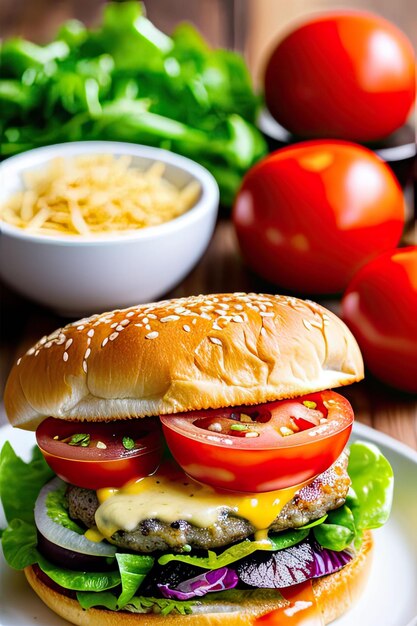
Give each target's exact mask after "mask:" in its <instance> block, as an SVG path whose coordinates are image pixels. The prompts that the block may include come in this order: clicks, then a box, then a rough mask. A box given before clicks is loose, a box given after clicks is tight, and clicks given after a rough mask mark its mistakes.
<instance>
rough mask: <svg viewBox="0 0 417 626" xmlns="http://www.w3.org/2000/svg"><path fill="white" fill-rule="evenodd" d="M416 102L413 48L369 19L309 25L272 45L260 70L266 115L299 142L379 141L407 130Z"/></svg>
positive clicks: (328, 19) (334, 17) (332, 16)
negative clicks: (329, 139)
mask: <svg viewBox="0 0 417 626" xmlns="http://www.w3.org/2000/svg"><path fill="white" fill-rule="evenodd" d="M414 98H415V57H414V52H413V47H412V45H411V43H410V42H409V40H408V39H407V37H406V36H405V35H404V33H402V32H401V31H400V30H399V29H398V28H397V27H396V26H394V25H393V24H391V23H390V22H388V21H387V20H385V19H383V18H382V17H380V16H378V15H373V14H372V13H363V12H357V11H340V12H335V13H329V14H324V15H321V16H318V17H316V18H314V19H311V20H310V21H308V22H307V23H305V24H303V25H301V26H300V27H299V28H297V29H296V30H294V31H293V32H291V33H290V34H289V35H287V36H286V37H285V38H284V39H283V40H282V41H281V42H280V43H278V45H277V46H276V48H275V50H274V51H273V53H272V55H271V57H270V59H269V61H268V63H267V66H266V71H265V99H266V103H267V106H268V108H269V110H270V112H271V113H272V115H273V116H274V117H275V119H276V120H277V121H278V122H279V123H280V124H282V125H283V126H285V128H287V129H288V130H289V131H291V132H292V133H294V134H296V135H300V136H302V137H338V138H341V139H351V140H353V141H365V142H366V141H375V140H378V139H381V138H383V137H386V136H387V135H389V134H390V133H392V132H394V131H395V130H396V129H397V128H399V127H400V126H402V125H403V124H404V123H405V121H406V120H407V117H408V116H409V114H410V111H411V107H412V104H413V102H414Z"/></svg>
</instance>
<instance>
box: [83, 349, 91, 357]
mask: <svg viewBox="0 0 417 626" xmlns="http://www.w3.org/2000/svg"><path fill="white" fill-rule="evenodd" d="M90 354H91V348H87V350H86V351H85V354H84V358H85V359H86V360H87V359H88V357H89V356H90Z"/></svg>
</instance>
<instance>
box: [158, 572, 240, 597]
mask: <svg viewBox="0 0 417 626" xmlns="http://www.w3.org/2000/svg"><path fill="white" fill-rule="evenodd" d="M238 581H239V578H238V575H237V574H236V572H235V571H234V570H232V569H230V568H228V567H221V568H220V569H216V570H211V571H209V572H204V573H203V574H200V575H199V576H195V578H190V579H189V580H184V581H183V582H181V583H180V584H179V585H178V586H177V587H176V588H175V589H171V588H170V586H169V585H161V584H158V588H159V590H160V592H161V593H162V595H163V596H164V598H173V599H175V600H190V599H191V598H194V597H196V596H205V595H206V593H211V592H213V591H225V590H226V589H233V588H234V587H236V585H237V583H238Z"/></svg>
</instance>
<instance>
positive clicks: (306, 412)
mask: <svg viewBox="0 0 417 626" xmlns="http://www.w3.org/2000/svg"><path fill="white" fill-rule="evenodd" d="M161 421H162V425H163V430H164V434H165V438H166V441H167V443H168V446H169V448H170V450H171V452H172V454H173V456H174V458H175V460H176V461H177V463H179V465H181V467H182V468H183V470H184V471H185V472H186V473H187V474H189V475H190V476H191V477H192V478H194V479H196V480H199V481H201V482H203V483H207V484H209V485H212V486H213V487H217V488H220V489H230V490H234V491H244V492H256V493H257V492H263V491H273V490H276V489H284V488H286V487H291V486H294V485H298V484H300V483H302V482H304V481H306V480H310V479H313V478H314V477H315V476H317V475H318V474H321V473H322V472H324V471H325V470H326V469H328V468H329V467H330V465H332V464H333V463H334V462H335V461H336V459H337V458H338V457H339V455H340V454H341V453H342V451H343V449H344V447H345V446H346V443H347V441H348V439H349V435H350V432H351V430H352V424H353V411H352V407H351V406H350V404H349V402H348V401H347V400H346V399H345V398H344V397H343V396H341V395H339V394H337V393H334V392H332V391H322V392H318V393H313V394H309V395H306V396H301V397H299V398H296V399H292V400H281V401H277V402H269V403H267V404H262V405H256V406H245V407H231V408H225V409H214V410H208V411H197V412H190V413H182V414H177V415H162V416H161Z"/></svg>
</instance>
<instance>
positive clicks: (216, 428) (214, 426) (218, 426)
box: [207, 422, 222, 433]
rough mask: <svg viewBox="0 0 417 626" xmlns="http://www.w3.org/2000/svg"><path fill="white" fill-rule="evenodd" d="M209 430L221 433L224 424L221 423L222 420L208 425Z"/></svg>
mask: <svg viewBox="0 0 417 626" xmlns="http://www.w3.org/2000/svg"><path fill="white" fill-rule="evenodd" d="M207 430H211V431H213V432H214V433H221V432H222V425H221V424H220V422H213V423H212V424H209V425H208V426H207Z"/></svg>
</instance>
